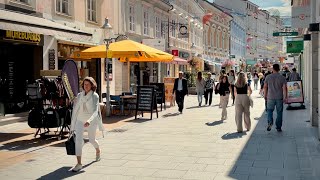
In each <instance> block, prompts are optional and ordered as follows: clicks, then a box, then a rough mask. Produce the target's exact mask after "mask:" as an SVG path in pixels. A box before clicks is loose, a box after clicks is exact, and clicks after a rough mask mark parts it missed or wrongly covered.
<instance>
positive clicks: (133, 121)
mask: <svg viewBox="0 0 320 180" xmlns="http://www.w3.org/2000/svg"><path fill="white" fill-rule="evenodd" d="M151 120H152V119H149V118H148V119H147V118H141V117H140V118H139V119H132V120H127V121H126V122H130V123H144V122H148V121H151Z"/></svg>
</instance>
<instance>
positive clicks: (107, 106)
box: [102, 18, 128, 116]
mask: <svg viewBox="0 0 320 180" xmlns="http://www.w3.org/2000/svg"><path fill="white" fill-rule="evenodd" d="M102 28H103V29H106V30H111V29H112V26H111V25H110V24H109V19H108V18H106V19H105V22H104V25H103V26H102ZM106 37H107V34H106ZM125 39H128V37H127V36H126V35H118V36H117V37H116V38H112V37H110V38H105V39H104V42H105V43H106V58H105V62H106V67H107V68H106V71H107V72H106V73H107V87H106V89H107V92H106V108H107V110H106V115H107V116H110V80H109V61H110V58H109V57H108V54H109V53H108V51H109V45H110V44H111V43H112V42H113V41H115V42H118V41H122V40H125Z"/></svg>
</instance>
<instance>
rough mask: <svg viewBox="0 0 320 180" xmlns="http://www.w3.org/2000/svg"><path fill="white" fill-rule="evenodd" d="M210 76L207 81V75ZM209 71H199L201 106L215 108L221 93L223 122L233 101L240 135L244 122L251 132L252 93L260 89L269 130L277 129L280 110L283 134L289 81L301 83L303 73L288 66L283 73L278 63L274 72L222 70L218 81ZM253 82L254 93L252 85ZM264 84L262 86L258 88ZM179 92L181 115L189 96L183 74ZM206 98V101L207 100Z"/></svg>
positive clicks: (177, 93) (198, 95) (279, 129)
mask: <svg viewBox="0 0 320 180" xmlns="http://www.w3.org/2000/svg"><path fill="white" fill-rule="evenodd" d="M204 75H206V76H207V77H206V78H204V77H203V76H204ZM211 76H212V74H211V73H210V72H209V73H207V74H203V73H202V72H198V74H197V78H196V92H197V98H198V106H199V107H201V106H203V104H204V106H211V104H212V96H213V93H214V94H218V95H219V96H220V102H219V108H221V109H222V111H221V120H226V119H228V112H227V106H228V104H229V99H231V101H232V106H235V117H234V118H235V122H236V126H237V132H239V133H241V132H243V125H242V124H243V123H242V122H244V126H245V129H246V130H247V131H250V128H251V119H250V107H253V100H252V98H251V94H252V92H253V90H258V89H260V91H259V94H260V95H261V96H262V97H263V98H264V99H265V113H266V114H267V120H268V124H267V131H270V130H271V128H272V126H273V112H274V110H275V109H276V112H277V118H276V122H275V126H276V130H277V131H278V132H281V131H282V114H283V104H284V103H287V82H288V81H297V80H301V78H300V75H299V73H297V70H296V69H295V68H293V69H292V72H290V71H289V69H288V68H287V67H284V68H283V69H282V71H280V65H279V64H274V65H273V67H272V70H262V71H260V72H258V71H257V70H255V71H253V72H243V71H242V70H241V71H239V72H237V73H236V72H235V71H234V70H230V71H229V72H228V73H227V72H226V71H225V70H224V69H222V70H221V71H220V73H219V75H218V78H217V79H218V82H216V81H215V79H213V78H212V77H211ZM252 81H253V90H252V89H251V82H252ZM258 84H260V86H258ZM173 93H176V101H177V104H178V106H179V112H180V113H182V111H183V103H184V96H185V95H188V85H187V80H186V79H184V78H183V72H179V78H177V79H176V81H175V85H174V91H173ZM203 97H204V101H203Z"/></svg>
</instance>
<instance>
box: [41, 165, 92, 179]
mask: <svg viewBox="0 0 320 180" xmlns="http://www.w3.org/2000/svg"><path fill="white" fill-rule="evenodd" d="M95 162H96V161H92V162H91V163H89V164H86V165H84V166H83V168H82V170H81V171H79V172H72V171H71V168H72V167H61V168H59V169H57V170H55V171H53V172H51V173H49V174H47V175H44V176H41V177H40V178H38V179H43V180H45V179H66V178H70V177H72V176H76V175H79V174H82V173H85V168H86V167H88V166H90V165H91V164H93V163H95Z"/></svg>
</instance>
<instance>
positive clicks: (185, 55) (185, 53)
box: [179, 51, 190, 59]
mask: <svg viewBox="0 0 320 180" xmlns="http://www.w3.org/2000/svg"><path fill="white" fill-rule="evenodd" d="M179 57H181V58H183V59H188V58H189V57H190V54H189V53H188V52H184V51H180V52H179Z"/></svg>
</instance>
